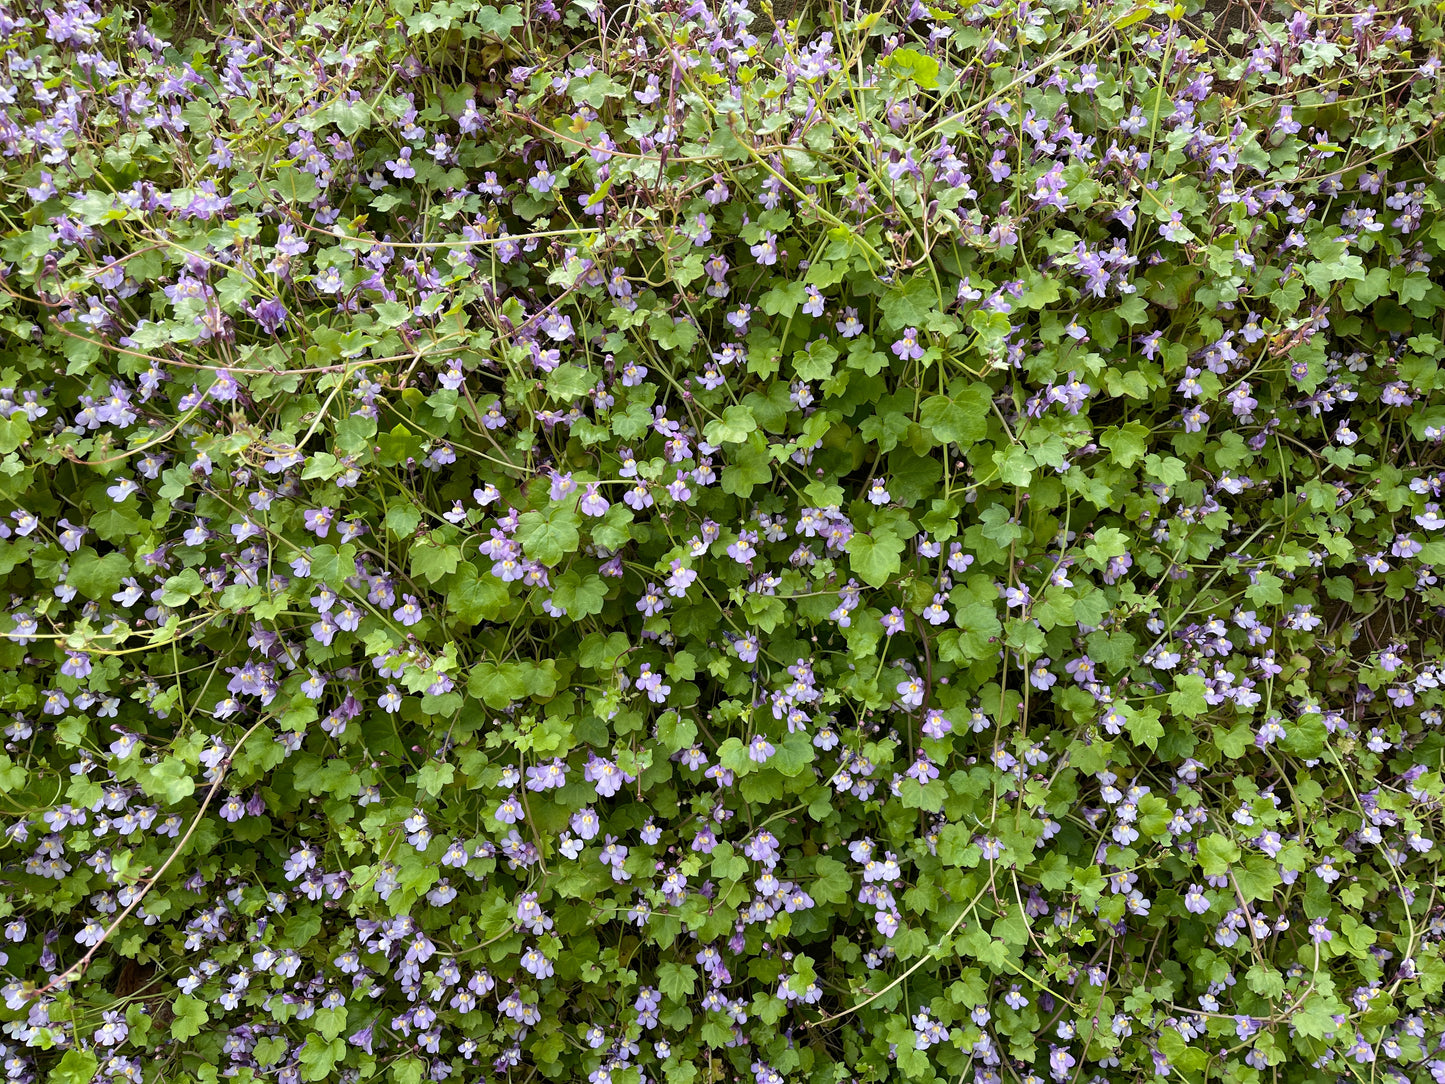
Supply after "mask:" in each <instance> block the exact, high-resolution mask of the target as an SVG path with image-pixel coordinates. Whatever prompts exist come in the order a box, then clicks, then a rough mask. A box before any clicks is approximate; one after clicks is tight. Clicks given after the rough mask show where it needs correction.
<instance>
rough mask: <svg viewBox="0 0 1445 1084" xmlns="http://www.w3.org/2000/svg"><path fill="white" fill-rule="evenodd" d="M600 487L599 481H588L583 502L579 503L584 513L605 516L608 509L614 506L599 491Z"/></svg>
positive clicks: (583, 494)
mask: <svg viewBox="0 0 1445 1084" xmlns="http://www.w3.org/2000/svg"><path fill="white" fill-rule="evenodd" d="M599 489H600V487H599V485H598V483H596V482H588V483H587V488H586V489H585V490H584V491H583V493H582V500H581V503H579V504H578V508H580V509H581V510H582V514H583V515H587V516H593V517H598V516H605V515H606V514H607V509H609V508H610V507H612V506H611V505H610V504H608V503H607V499H606V498H605V497H603V496H602V494H601V492H599Z"/></svg>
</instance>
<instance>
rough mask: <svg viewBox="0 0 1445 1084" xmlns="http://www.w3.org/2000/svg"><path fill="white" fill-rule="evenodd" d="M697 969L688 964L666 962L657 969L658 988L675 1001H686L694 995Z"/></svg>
mask: <svg viewBox="0 0 1445 1084" xmlns="http://www.w3.org/2000/svg"><path fill="white" fill-rule="evenodd" d="M696 980H697V969H696V968H694V967H690V966H688V965H687V964H674V963H665V964H661V965H660V966H659V967H658V969H657V988H658V989H659V990H661V991H662V992H663V994H664V995H665V996H666V997H670V998H671V999H672V1000H673V1001H676V1002H684V1001H686V1000H687V998H689V997H690V996H691V995H692V991H693V986H694V984H695V982H696Z"/></svg>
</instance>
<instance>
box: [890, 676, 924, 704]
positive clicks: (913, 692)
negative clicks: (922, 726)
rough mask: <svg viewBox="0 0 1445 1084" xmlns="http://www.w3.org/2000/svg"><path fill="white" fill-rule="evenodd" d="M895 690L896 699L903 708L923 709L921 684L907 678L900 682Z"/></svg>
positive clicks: (914, 679) (915, 679)
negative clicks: (896, 693)
mask: <svg viewBox="0 0 1445 1084" xmlns="http://www.w3.org/2000/svg"><path fill="white" fill-rule="evenodd" d="M896 688H897V691H898V699H899V701H900V702H901V703H902V704H903V706H904V707H905V708H921V707H923V682H921V681H919V680H918V679H917V678H907V679H906V680H904V681H900V682H899V683H898V685H897V686H896Z"/></svg>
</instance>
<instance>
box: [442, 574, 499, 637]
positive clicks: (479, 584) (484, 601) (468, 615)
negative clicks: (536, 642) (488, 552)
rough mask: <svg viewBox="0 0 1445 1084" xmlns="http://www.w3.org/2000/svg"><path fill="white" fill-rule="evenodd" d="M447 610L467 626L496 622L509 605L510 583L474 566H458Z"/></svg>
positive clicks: (448, 590)
mask: <svg viewBox="0 0 1445 1084" xmlns="http://www.w3.org/2000/svg"><path fill="white" fill-rule="evenodd" d="M446 598H447V609H448V610H449V611H451V612H452V613H454V614H456V616H457V620H459V621H460V622H461V623H462V624H464V625H475V624H476V623H477V622H478V621H493V620H495V619H496V618H497V617H498V616H500V615H501V612H502V611H503V610H504V609H505V608H506V606H507V603H508V602H510V601H511V598H512V596H511V595H510V594H509V593H508V592H507V585H506V584H504V583H503V582H502V581H501V580H499V579H497V577H495V576H493V575H492V574H491V573H490V572H487V573H481V572H478V571H477V568H476V566H475V565H471V564H464V565H461V566H459V567H458V569H457V572H456V577H455V579H453V580H452V582H451V586H450V587H449V588H448V589H447V592H446Z"/></svg>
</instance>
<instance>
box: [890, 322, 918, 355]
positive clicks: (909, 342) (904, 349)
mask: <svg viewBox="0 0 1445 1084" xmlns="http://www.w3.org/2000/svg"><path fill="white" fill-rule="evenodd" d="M893 352H894V353H895V354H897V355H898V357H899V358H901V359H902V360H904V361H908V360H909V359H913V360H915V361H916V360H917V359H918V358H921V357H923V347H921V346H919V345H918V329H917V328H916V327H906V328H904V329H903V337H902V338H901V339H899V340H898V341H897V342H895V343H894V344H893Z"/></svg>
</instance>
